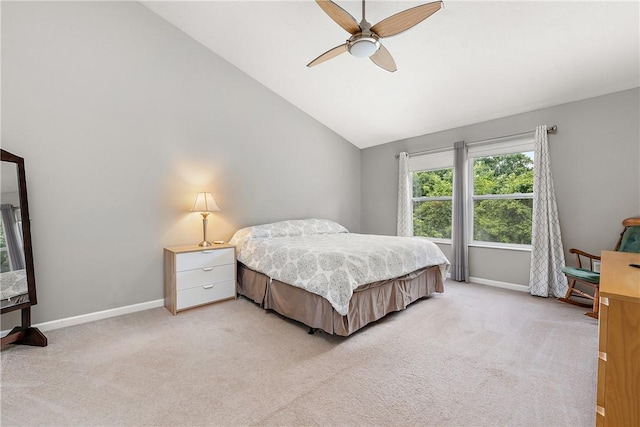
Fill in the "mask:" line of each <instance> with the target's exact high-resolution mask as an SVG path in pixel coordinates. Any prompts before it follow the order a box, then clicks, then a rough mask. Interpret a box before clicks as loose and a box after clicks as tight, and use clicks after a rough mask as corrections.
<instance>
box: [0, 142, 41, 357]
mask: <svg viewBox="0 0 640 427" xmlns="http://www.w3.org/2000/svg"><path fill="white" fill-rule="evenodd" d="M1 151H2V162H1V165H0V178H1V179H2V181H1V182H0V213H1V216H0V284H1V297H0V310H1V313H2V314H4V313H7V312H10V311H14V310H22V313H21V314H22V324H21V326H17V327H15V328H14V329H13V330H11V332H10V333H9V334H8V335H7V336H5V337H3V338H2V345H5V344H12V343H13V344H28V345H38V346H46V345H47V338H46V337H45V336H44V335H43V334H42V333H41V332H40V331H39V330H38V329H37V328H33V327H32V326H31V306H32V305H34V304H36V302H37V299H36V279H35V272H34V266H33V251H32V247H31V226H30V220H29V204H28V200H27V180H26V174H25V170H24V159H23V158H22V157H19V156H16V155H14V154H11V153H9V152H7V151H5V150H1Z"/></svg>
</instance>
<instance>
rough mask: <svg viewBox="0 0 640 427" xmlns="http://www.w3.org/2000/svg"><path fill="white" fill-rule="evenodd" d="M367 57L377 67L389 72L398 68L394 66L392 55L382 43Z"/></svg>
mask: <svg viewBox="0 0 640 427" xmlns="http://www.w3.org/2000/svg"><path fill="white" fill-rule="evenodd" d="M369 59H370V60H371V62H373V63H374V64H376V65H377V66H378V67H380V68H382V69H383V70H386V71H388V72H390V73H393V72H394V71H396V70H397V69H398V67H396V62H395V61H394V60H393V57H392V56H391V54H390V53H389V51H388V50H387V48H386V47H384V46H382V45H380V48H379V49H378V50H377V52H376V53H374V54H373V55H371V56H370V57H369Z"/></svg>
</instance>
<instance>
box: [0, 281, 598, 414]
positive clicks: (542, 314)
mask: <svg viewBox="0 0 640 427" xmlns="http://www.w3.org/2000/svg"><path fill="white" fill-rule="evenodd" d="M584 311H585V309H582V308H580V307H575V306H571V305H569V304H564V303H560V302H557V301H555V300H552V299H544V298H538V297H532V296H530V295H528V294H525V293H520V292H515V291H509V290H503V289H497V288H491V287H487V286H481V285H475V284H465V283H457V282H452V281H447V282H446V284H445V293H444V294H437V295H435V296H432V297H430V298H428V299H424V300H421V301H418V302H416V303H414V304H412V305H411V306H409V308H408V309H407V310H404V311H402V312H399V313H395V314H392V315H390V316H387V317H386V318H384V319H382V320H381V321H379V322H377V323H375V324H373V325H370V326H368V327H366V328H364V329H362V330H361V331H359V332H357V333H355V334H354V335H352V336H350V337H347V338H343V337H336V336H330V335H327V334H325V333H322V332H319V333H316V334H315V335H309V334H307V328H305V327H304V326H303V325H301V324H299V323H297V322H293V321H290V320H287V319H284V318H282V317H280V316H279V315H277V314H275V313H273V312H268V311H264V310H263V309H261V308H259V307H258V306H257V305H255V304H254V303H252V302H250V301H248V300H245V299H242V298H240V299H238V300H235V301H227V302H222V303H218V304H213V305H209V306H205V307H201V308H197V309H193V310H189V311H186V312H183V313H180V314H179V315H178V316H172V315H171V314H169V312H168V311H167V310H165V309H164V308H158V309H152V310H147V311H144V312H139V313H134V314H129V315H125V316H120V317H116V318H111V319H105V320H101V321H96V322H92V323H87V324H83V325H78V326H73V327H68V328H64V329H58V330H54V331H49V332H47V337H48V339H49V346H48V347H46V348H36V347H27V346H7V347H5V348H3V349H2V355H1V356H2V373H1V375H2V377H1V387H0V391H1V395H0V399H1V409H2V415H1V423H2V425H3V426H11V425H47V426H49V425H50V426H54V425H59V426H62V425H64V426H72V425H82V426H94V425H95V426H107V425H109V426H111V425H119V426H138V425H139V426H161V425H171V426H192V425H199V426H207V425H224V426H230V425H367V426H369V425H371V426H373V425H380V426H383V425H384V426H390V425H393V426H593V425H594V423H595V394H596V371H597V333H598V331H597V329H598V328H597V321H596V320H593V319H590V318H588V317H586V316H584V315H583V312H584Z"/></svg>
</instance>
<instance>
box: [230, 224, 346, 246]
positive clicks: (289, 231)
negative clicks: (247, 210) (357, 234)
mask: <svg viewBox="0 0 640 427" xmlns="http://www.w3.org/2000/svg"><path fill="white" fill-rule="evenodd" d="M348 232H349V230H347V229H346V228H344V227H343V226H342V225H340V224H338V223H337V222H334V221H331V220H328V219H317V218H309V219H292V220H288V221H279V222H274V223H271V224H263V225H254V226H252V227H245V228H242V229H240V230H238V231H236V233H235V234H234V235H233V237H232V238H231V240H229V244H231V245H235V246H236V247H237V248H238V250H242V249H244V247H245V245H246V244H247V243H248V242H249V241H251V240H257V239H272V238H280V237H296V236H312V235H314V234H336V233H348Z"/></svg>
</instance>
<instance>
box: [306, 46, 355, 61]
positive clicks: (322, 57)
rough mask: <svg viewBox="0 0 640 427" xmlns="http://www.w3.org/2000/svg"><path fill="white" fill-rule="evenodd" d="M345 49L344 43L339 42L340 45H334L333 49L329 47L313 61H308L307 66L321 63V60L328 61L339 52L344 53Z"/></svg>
mask: <svg viewBox="0 0 640 427" xmlns="http://www.w3.org/2000/svg"><path fill="white" fill-rule="evenodd" d="M346 51H347V44H346V43H345V44H341V45H340V46H336V47H334V48H333V49H329V50H328V51H326V52H325V53H323V54H322V55H320V56H318V57H317V58H316V59H314V60H313V61H311V62H309V63H308V64H307V67H313V66H314V65H318V64H322V63H323V62H325V61H328V60H330V59H331V58H335V57H336V56H338V55H340V54H341V53H345V52H346Z"/></svg>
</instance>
